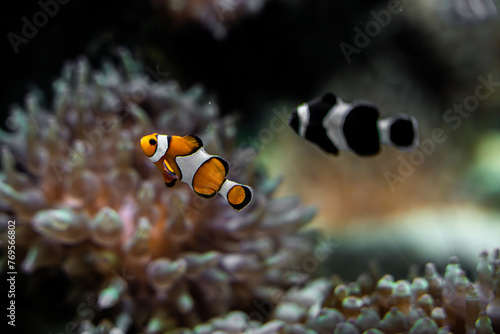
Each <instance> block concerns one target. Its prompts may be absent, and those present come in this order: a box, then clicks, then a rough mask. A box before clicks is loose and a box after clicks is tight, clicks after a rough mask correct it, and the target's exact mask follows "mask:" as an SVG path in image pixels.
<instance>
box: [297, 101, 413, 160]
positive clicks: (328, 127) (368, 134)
mask: <svg viewBox="0 0 500 334" xmlns="http://www.w3.org/2000/svg"><path fill="white" fill-rule="evenodd" d="M288 123H289V125H290V126H291V127H292V129H293V130H294V131H295V132H297V134H298V135H299V136H301V137H302V138H305V139H307V140H309V141H311V142H313V143H315V144H316V145H318V146H319V147H321V148H322V149H323V150H325V151H326V152H328V153H332V154H334V155H337V154H338V153H339V151H342V150H347V151H351V152H353V153H355V154H358V155H360V156H372V155H376V154H378V153H379V152H380V144H386V145H389V146H392V147H394V148H397V149H398V150H401V151H411V150H413V149H415V148H416V147H417V146H418V142H419V140H418V124H417V120H416V119H415V118H414V117H413V116H409V115H407V114H398V115H395V116H392V117H389V118H383V119H379V111H378V107H377V106H376V105H375V104H373V103H371V102H368V101H363V100H358V101H354V102H351V103H347V102H344V101H342V100H341V99H340V98H338V97H336V96H335V95H333V94H332V93H326V94H324V95H323V96H322V97H321V98H319V99H316V100H313V101H311V102H308V103H303V104H301V105H299V106H298V107H297V109H296V110H294V111H292V113H291V114H290V117H289V120H288Z"/></svg>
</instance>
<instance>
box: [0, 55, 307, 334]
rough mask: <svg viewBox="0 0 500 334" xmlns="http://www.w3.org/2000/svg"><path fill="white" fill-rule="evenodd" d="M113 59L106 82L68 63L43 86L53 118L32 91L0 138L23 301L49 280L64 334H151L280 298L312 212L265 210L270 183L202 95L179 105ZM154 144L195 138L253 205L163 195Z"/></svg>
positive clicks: (4, 197)
mask: <svg viewBox="0 0 500 334" xmlns="http://www.w3.org/2000/svg"><path fill="white" fill-rule="evenodd" d="M118 55H119V61H120V63H121V65H118V66H117V65H115V64H114V63H113V62H111V61H108V62H105V63H104V64H103V67H102V70H91V69H90V66H89V62H88V60H87V59H86V58H85V57H81V58H80V59H78V61H76V62H68V63H67V64H66V65H65V66H64V68H63V70H62V74H61V77H60V78H59V79H57V80H56V81H55V82H54V84H53V89H54V99H53V105H52V109H53V111H48V110H45V109H44V107H43V106H42V102H41V101H42V97H41V96H40V94H39V93H38V92H36V91H34V92H31V93H29V94H27V96H26V101H25V107H24V108H22V107H19V106H17V107H14V108H13V109H12V111H11V115H10V117H9V119H8V122H7V126H8V127H10V128H11V130H12V131H9V132H7V131H2V132H1V133H0V141H1V143H3V146H2V148H1V157H2V174H1V183H0V207H1V208H2V216H3V217H2V218H3V219H2V222H6V221H8V220H9V219H10V220H12V221H15V224H16V230H15V231H16V234H15V235H16V238H15V242H16V254H17V255H16V263H17V264H18V266H19V269H20V270H19V275H21V276H22V277H27V278H28V279H29V278H30V277H34V276H36V277H37V279H35V280H32V281H31V282H32V285H31V286H30V291H31V292H30V299H31V298H33V297H32V296H33V295H34V294H36V293H39V292H40V291H42V290H44V289H46V286H40V285H37V284H41V283H40V282H45V283H44V284H50V283H51V282H50V280H42V279H40V275H41V274H43V273H46V271H44V270H46V269H47V268H52V269H51V270H52V271H51V273H52V276H51V277H54V270H55V271H56V272H57V273H59V274H60V273H63V274H64V276H65V277H66V279H67V280H68V281H69V282H70V284H69V286H70V288H69V289H68V290H70V291H66V292H65V296H64V298H65V302H66V303H67V308H70V309H72V310H75V312H74V316H73V321H72V322H70V323H68V324H67V325H66V328H67V327H68V326H69V327H70V328H73V330H74V328H76V327H78V328H79V332H86V333H88V332H95V333H104V332H107V331H112V332H113V333H125V332H127V331H129V332H130V331H132V332H144V333H157V332H163V331H166V330H170V329H174V328H177V327H178V326H187V327H194V326H196V325H198V324H199V323H201V322H203V321H207V320H208V319H210V318H212V317H214V316H222V315H225V314H227V313H228V312H229V311H232V310H248V309H250V308H251V307H253V306H252V302H253V301H254V300H259V298H262V296H266V294H267V293H269V291H273V292H274V293H275V292H276V291H281V292H283V291H284V289H285V288H287V286H290V285H291V284H293V283H294V282H293V280H289V279H286V278H287V277H293V273H294V272H295V271H296V269H294V268H293V263H295V262H294V261H296V260H295V259H297V258H300V257H301V256H304V255H305V254H307V253H308V252H309V251H310V250H311V244H312V243H311V241H310V237H309V236H307V235H305V234H302V233H298V231H299V230H300V229H301V228H302V227H303V226H304V225H305V224H306V223H307V222H309V220H310V219H311V218H312V217H313V216H314V214H315V209H314V208H312V207H305V206H303V205H302V204H301V202H300V200H299V199H298V198H295V197H288V198H280V199H273V198H272V193H273V191H274V189H275V188H276V187H277V186H278V184H279V182H278V180H268V179H267V178H266V177H265V173H263V172H262V171H261V169H259V168H258V166H257V164H256V163H255V162H254V159H255V156H256V152H255V150H253V149H251V148H242V147H236V142H235V141H236V138H235V136H236V128H235V121H234V119H233V118H231V117H230V116H228V117H224V118H221V117H219V116H218V109H217V106H216V105H215V103H213V102H211V101H209V100H207V99H206V98H205V97H204V95H203V92H202V90H201V89H200V88H199V87H194V88H192V89H190V90H189V91H187V92H182V91H181V90H180V88H179V86H178V85H177V84H176V82H174V81H173V80H167V79H166V77H167V75H166V74H162V73H156V75H157V77H156V78H151V77H150V76H148V75H147V74H145V71H144V68H143V65H142V64H141V63H140V62H138V61H136V60H134V58H133V57H132V56H131V55H130V54H129V52H127V51H126V50H120V51H119V52H118ZM153 131H157V132H160V133H168V134H176V135H186V134H195V135H197V136H199V137H201V138H202V139H203V141H204V143H205V147H206V149H207V152H210V153H212V154H218V155H221V156H223V157H225V158H226V159H228V161H229V162H230V165H231V171H230V174H229V175H228V177H230V178H231V179H233V180H235V181H239V182H243V183H245V184H249V185H251V186H252V187H253V188H254V196H255V199H254V202H253V204H252V205H251V206H249V207H247V208H246V209H245V210H244V211H242V212H237V211H235V210H233V209H232V208H231V207H230V206H229V205H228V204H227V202H225V201H224V200H223V199H222V197H221V196H219V198H214V199H212V200H207V199H202V198H200V197H197V196H196V195H194V193H193V192H192V190H191V189H190V188H189V187H187V185H185V184H180V185H177V186H176V187H175V188H173V189H167V188H166V187H165V185H164V182H163V181H162V179H161V175H160V173H158V170H156V167H155V166H154V165H153V164H152V163H151V162H150V161H149V160H148V159H147V158H146V156H145V155H144V154H143V152H142V151H141V148H140V145H139V140H140V138H141V136H143V135H145V134H149V133H151V132H153ZM6 230H7V226H6V225H3V226H2V231H3V232H5V231H6ZM1 244H2V245H6V244H7V233H2V235H1ZM3 256H4V258H3V259H2V273H5V272H6V269H7V267H6V264H7V261H6V258H5V256H6V254H3ZM17 261H18V262H17ZM9 271H12V270H11V269H9ZM21 276H20V277H21ZM301 277H303V275H302V276H301ZM18 291H22V290H21V288H20V287H19V290H18ZM79 302H80V304H78V303H79ZM45 303H47V302H45ZM49 303H50V302H49ZM75 305H77V306H75ZM43 307H44V308H50V305H47V304H44V306H43ZM75 313H76V314H75ZM25 325H26V324H25ZM45 325H47V324H45ZM34 326H37V325H34Z"/></svg>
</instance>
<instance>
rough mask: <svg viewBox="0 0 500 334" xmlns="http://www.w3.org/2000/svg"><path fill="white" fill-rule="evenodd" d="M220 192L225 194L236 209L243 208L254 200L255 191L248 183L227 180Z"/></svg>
mask: <svg viewBox="0 0 500 334" xmlns="http://www.w3.org/2000/svg"><path fill="white" fill-rule="evenodd" d="M219 194H221V195H222V196H224V198H225V199H226V200H227V202H228V203H229V205H231V207H232V208H233V209H235V210H238V211H240V210H243V209H244V208H246V207H247V206H248V204H250V203H251V202H252V199H253V191H252V188H250V187H249V186H247V185H244V184H240V183H236V182H233V181H230V180H227V179H226V180H225V181H224V183H223V184H222V187H221V189H220V190H219Z"/></svg>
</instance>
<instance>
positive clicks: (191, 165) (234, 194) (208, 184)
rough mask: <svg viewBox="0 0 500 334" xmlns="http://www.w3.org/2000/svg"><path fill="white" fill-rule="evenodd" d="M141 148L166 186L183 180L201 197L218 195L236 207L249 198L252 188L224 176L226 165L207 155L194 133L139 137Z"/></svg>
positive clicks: (248, 201) (218, 158) (243, 203)
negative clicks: (181, 135)
mask: <svg viewBox="0 0 500 334" xmlns="http://www.w3.org/2000/svg"><path fill="white" fill-rule="evenodd" d="M141 148H142V150H143V151H144V153H145V154H146V156H147V157H148V158H149V160H151V161H152V162H153V163H154V164H155V166H156V167H157V168H158V169H159V170H160V171H161V173H162V176H163V180H164V181H165V185H166V186H167V187H173V186H175V184H176V182H177V181H178V180H179V181H183V182H185V183H187V184H189V186H190V187H191V188H192V189H193V190H194V192H195V193H196V194H197V195H198V196H201V197H204V198H212V197H214V196H215V195H217V193H219V194H221V195H222V196H223V197H224V198H226V200H227V201H228V202H229V204H230V205H231V206H232V207H233V208H234V209H236V210H241V209H243V208H245V207H246V206H247V205H248V204H250V202H251V201H252V195H253V194H252V189H251V188H250V187H248V186H246V185H243V184H239V183H236V182H233V181H230V180H228V179H226V176H227V173H228V171H229V164H228V163H227V162H226V161H225V160H224V159H222V158H221V157H219V156H215V155H211V154H208V153H207V152H206V151H205V149H204V148H203V142H202V141H201V139H200V138H198V137H196V136H184V137H180V136H170V135H168V136H167V135H160V134H158V133H153V134H151V135H147V136H144V137H142V139H141Z"/></svg>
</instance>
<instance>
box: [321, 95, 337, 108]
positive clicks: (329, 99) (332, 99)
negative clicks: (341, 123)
mask: <svg viewBox="0 0 500 334" xmlns="http://www.w3.org/2000/svg"><path fill="white" fill-rule="evenodd" d="M321 101H322V102H326V103H330V104H332V105H334V104H335V103H337V97H336V96H335V95H334V94H333V93H325V94H323V96H322V97H321Z"/></svg>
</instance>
